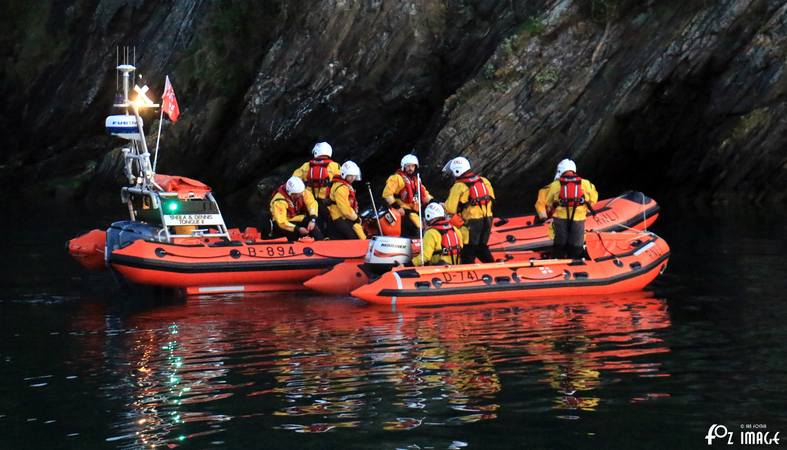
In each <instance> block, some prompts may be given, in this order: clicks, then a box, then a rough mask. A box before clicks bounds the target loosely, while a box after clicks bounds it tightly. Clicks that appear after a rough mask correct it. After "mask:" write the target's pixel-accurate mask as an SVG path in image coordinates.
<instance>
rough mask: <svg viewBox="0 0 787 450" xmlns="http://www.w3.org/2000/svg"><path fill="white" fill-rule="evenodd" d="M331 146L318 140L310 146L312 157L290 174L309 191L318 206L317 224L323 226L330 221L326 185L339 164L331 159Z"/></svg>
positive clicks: (337, 171)
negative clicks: (298, 179) (299, 180)
mask: <svg viewBox="0 0 787 450" xmlns="http://www.w3.org/2000/svg"><path fill="white" fill-rule="evenodd" d="M332 155H333V148H332V147H331V146H330V144H328V143H327V142H318V143H317V144H315V145H314V148H312V156H313V158H312V159H311V160H310V161H307V162H305V163H303V165H301V166H300V167H298V168H297V169H295V172H293V173H292V176H294V177H298V178H300V179H301V180H302V181H303V182H304V184H306V187H307V188H309V191H311V194H312V196H314V198H315V200H317V204H318V206H319V214H318V217H319V220H320V223H319V225H320V226H321V227H323V228H325V227H326V226H327V225H328V223H329V221H330V218H331V217H330V214H329V213H328V204H329V200H328V187H330V185H331V183H332V182H333V177H334V176H336V175H339V164H337V163H336V162H335V161H333V160H332V159H331V156H332Z"/></svg>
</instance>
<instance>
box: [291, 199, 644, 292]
mask: <svg viewBox="0 0 787 450" xmlns="http://www.w3.org/2000/svg"><path fill="white" fill-rule="evenodd" d="M594 211H595V214H593V215H591V216H588V219H587V220H586V221H585V227H586V230H587V231H588V232H592V231H605V232H609V231H624V230H628V229H632V230H642V229H646V228H647V227H649V226H651V225H652V224H653V222H655V221H656V219H657V218H658V215H659V205H658V203H656V201H655V200H653V199H652V198H650V197H648V196H646V195H645V194H643V193H641V192H626V193H624V194H622V195H619V196H618V197H614V198H608V199H604V200H601V201H599V202H598V203H597V204H596V207H595V208H594ZM368 214H369V212H368V211H367V216H368ZM380 214H381V216H380V223H381V225H382V227H383V230H384V231H387V230H388V228H387V227H388V224H390V223H391V219H393V220H394V223H395V221H396V219H397V217H398V214H396V212H395V210H392V211H390V212H389V211H387V210H381V211H380ZM383 214H385V215H386V216H385V219H384V218H383V216H382V215H383ZM369 222H370V220H368V221H367V226H370V228H371V230H372V231H376V230H377V227H376V226H374V227H371V225H370V224H369ZM549 226H550V225H548V224H544V223H536V222H535V216H533V215H529V216H519V217H511V218H504V219H496V220H495V222H494V224H493V228H492V232H491V234H490V237H489V247H490V249H491V250H492V255H493V256H494V257H495V259H497V260H504V261H520V260H529V259H532V258H539V256H540V255H538V254H537V253H535V252H538V251H539V250H543V249H546V248H548V247H550V246H551V245H552V239H551V238H550V237H549ZM385 234H386V235H388V234H387V233H385ZM531 252H534V253H531ZM369 269H370V268H369V267H368V265H364V263H363V261H345V262H343V263H340V264H337V265H336V266H334V267H333V268H332V269H331V270H329V271H328V272H326V273H323V274H320V275H318V276H316V277H314V278H312V279H310V280H308V281H306V282H305V283H304V285H305V286H306V287H308V288H309V289H311V290H314V291H317V292H320V293H323V294H330V295H348V294H349V293H350V292H351V291H352V290H353V289H356V288H358V287H361V286H362V285H364V284H366V283H367V282H368V281H369V275H370V270H369ZM379 273H381V272H379Z"/></svg>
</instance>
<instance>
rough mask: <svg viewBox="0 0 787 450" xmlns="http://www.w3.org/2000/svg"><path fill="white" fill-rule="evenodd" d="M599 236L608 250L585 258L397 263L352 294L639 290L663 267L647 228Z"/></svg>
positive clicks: (433, 300)
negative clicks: (421, 264)
mask: <svg viewBox="0 0 787 450" xmlns="http://www.w3.org/2000/svg"><path fill="white" fill-rule="evenodd" d="M600 235H602V239H603V241H599V242H603V246H604V247H606V248H608V249H609V250H608V251H606V252H607V253H609V254H602V255H598V256H596V257H595V258H594V259H591V260H588V261H568V260H533V261H530V262H528V263H522V262H505V263H491V264H466V265H458V266H442V267H423V268H397V269H394V270H393V271H391V272H389V273H386V274H384V275H382V276H381V277H380V278H379V279H377V280H375V281H373V282H371V283H369V284H366V285H364V286H362V287H359V288H357V289H355V290H354V291H353V292H352V295H353V296H354V297H357V298H360V299H362V300H365V301H367V302H369V303H377V304H390V305H426V304H442V303H466V302H485V301H496V300H521V299H527V298H533V297H548V296H550V297H551V296H576V295H605V294H615V293H622V292H629V291H637V290H641V289H643V288H644V287H645V286H647V285H648V284H649V283H651V282H652V281H653V280H654V279H655V278H656V277H657V276H658V275H659V273H661V272H663V271H664V270H665V268H666V265H667V262H668V260H669V254H670V253H669V247H668V246H667V243H666V242H665V241H664V240H663V239H661V238H659V237H657V236H655V235H652V234H649V233H648V234H639V233H625V234H624V235H618V234H609V235H603V234H600ZM623 250H625V251H623Z"/></svg>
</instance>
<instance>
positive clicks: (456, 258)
mask: <svg viewBox="0 0 787 450" xmlns="http://www.w3.org/2000/svg"><path fill="white" fill-rule="evenodd" d="M424 220H426V224H427V225H428V227H429V228H427V230H426V233H424V240H423V242H422V243H421V253H420V254H419V255H418V256H414V257H413V264H414V265H416V266H421V265H444V264H447V265H453V264H459V262H460V261H461V253H462V233H461V232H460V231H459V229H458V228H456V227H455V226H453V225H451V223H450V222H449V221H448V219H447V218H446V217H445V210H444V209H443V207H442V206H440V204H439V203H430V204H429V205H427V206H426V208H425V209H424Z"/></svg>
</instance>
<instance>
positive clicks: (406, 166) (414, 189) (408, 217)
mask: <svg viewBox="0 0 787 450" xmlns="http://www.w3.org/2000/svg"><path fill="white" fill-rule="evenodd" d="M399 166H400V169H399V170H397V171H396V173H394V174H393V175H391V176H390V177H388V180H387V181H386V182H385V189H383V200H385V203H387V204H388V206H390V207H393V208H396V209H398V211H399V214H400V215H401V216H402V235H403V236H407V237H418V235H419V233H418V230H419V229H420V228H421V220H420V219H419V218H418V203H416V197H420V198H421V206H426V204H427V203H429V202H430V201H431V200H432V196H431V195H430V194H429V191H427V190H426V186H424V185H423V184H422V183H419V180H418V158H417V157H416V156H415V155H404V157H403V158H402V161H401V163H400V164H399ZM419 192H420V195H418V193H419Z"/></svg>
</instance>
